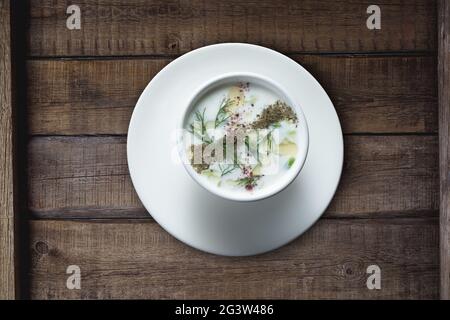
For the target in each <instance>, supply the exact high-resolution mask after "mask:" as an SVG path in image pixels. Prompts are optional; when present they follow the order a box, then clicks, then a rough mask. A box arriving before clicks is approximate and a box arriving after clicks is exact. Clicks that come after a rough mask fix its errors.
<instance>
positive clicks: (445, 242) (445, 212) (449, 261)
mask: <svg viewBox="0 0 450 320" xmlns="http://www.w3.org/2000/svg"><path fill="white" fill-rule="evenodd" d="M438 21H439V29H438V30H439V37H438V38H439V40H438V41H439V57H438V72H439V155H440V157H439V169H440V230H441V231H440V232H441V241H440V247H441V260H440V261H441V290H440V292H441V298H442V299H446V300H449V299H450V176H449V174H450V167H449V164H450V39H449V37H450V1H447V0H440V1H439V10H438Z"/></svg>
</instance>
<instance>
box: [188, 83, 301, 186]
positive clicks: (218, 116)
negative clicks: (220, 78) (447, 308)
mask: <svg viewBox="0 0 450 320" xmlns="http://www.w3.org/2000/svg"><path fill="white" fill-rule="evenodd" d="M298 126H299V123H298V118H297V113H296V111H295V109H294V108H293V106H291V105H289V104H288V103H286V102H285V101H283V100H282V99H281V98H280V96H279V95H277V93H276V92H275V91H273V90H271V89H269V88H267V87H263V86H262V85H260V84H257V83H252V82H242V83H241V82H239V83H228V84H221V85H219V86H216V87H215V88H212V89H210V90H209V91H208V92H207V93H206V94H204V95H202V96H201V97H200V98H199V99H198V100H197V101H196V102H195V103H194V104H193V107H192V108H191V111H190V113H189V114H188V116H187V118H186V120H185V123H184V129H185V131H186V134H185V135H184V148H186V156H187V161H188V162H189V164H190V165H191V166H192V168H193V169H194V171H195V172H196V174H197V175H199V177H201V179H204V181H205V182H207V183H208V184H213V185H214V186H217V187H220V188H226V189H228V190H231V191H235V192H250V193H252V192H254V191H255V190H258V189H263V188H266V187H268V186H270V185H271V184H272V183H273V182H274V181H275V180H277V179H279V178H280V177H282V176H283V175H284V174H286V173H287V172H288V171H289V170H290V168H291V166H292V165H293V164H294V163H295V161H296V157H297V154H298V141H299V140H298V139H302V137H300V136H299V133H298V130H297V129H298V128H297V127H298Z"/></svg>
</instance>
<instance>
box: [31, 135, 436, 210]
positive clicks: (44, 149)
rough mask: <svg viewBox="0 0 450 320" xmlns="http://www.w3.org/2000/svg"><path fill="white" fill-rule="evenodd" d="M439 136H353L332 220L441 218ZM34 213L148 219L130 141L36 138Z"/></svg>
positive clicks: (33, 143)
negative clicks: (131, 168)
mask: <svg viewBox="0 0 450 320" xmlns="http://www.w3.org/2000/svg"><path fill="white" fill-rule="evenodd" d="M437 143H438V141H437V137H436V136H413V135H408V136H347V137H346V138H345V148H346V150H345V165H344V166H345V167H344V172H343V175H342V180H341V184H340V187H339V189H338V192H337V194H336V197H335V199H334V201H333V202H332V204H331V205H330V207H329V209H328V212H327V216H329V217H339V216H342V217H382V216H385V217H395V216H430V215H433V216H437V210H438V188H439V186H438V145H437ZM28 158H29V163H28V167H29V172H28V181H29V195H28V205H29V209H30V210H31V211H32V213H33V214H34V215H35V216H36V217H43V218H49V217H54V218H69V217H71V218H82V217H85V218H86V217H89V218H95V217H98V218H100V217H103V218H105V217H147V214H146V212H145V210H144V209H143V207H142V205H141V204H140V202H139V199H138V197H137V195H136V194H135V191H134V189H133V186H132V184H131V181H130V178H129V174H128V167H127V159H126V138H125V137H34V138H32V139H31V141H30V144H29V146H28Z"/></svg>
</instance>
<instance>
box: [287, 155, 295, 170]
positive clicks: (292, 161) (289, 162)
mask: <svg viewBox="0 0 450 320" xmlns="http://www.w3.org/2000/svg"><path fill="white" fill-rule="evenodd" d="M294 162H295V158H294V157H291V158H289V160H288V162H287V166H288V168H289V169H290V168H291V167H292V165H293V164H294Z"/></svg>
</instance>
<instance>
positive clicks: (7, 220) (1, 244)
mask: <svg viewBox="0 0 450 320" xmlns="http://www.w3.org/2000/svg"><path fill="white" fill-rule="evenodd" d="M10 15H11V7H10V1H9V0H0V300H1V299H14V298H16V296H17V295H18V292H17V288H16V256H17V252H16V251H15V249H16V246H15V243H16V235H15V225H16V221H15V219H16V216H15V214H16V212H15V205H16V203H15V201H14V197H15V193H14V157H13V156H14V154H13V151H14V147H13V142H14V141H13V136H14V119H13V93H12V70H11V69H12V63H11V20H10Z"/></svg>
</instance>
